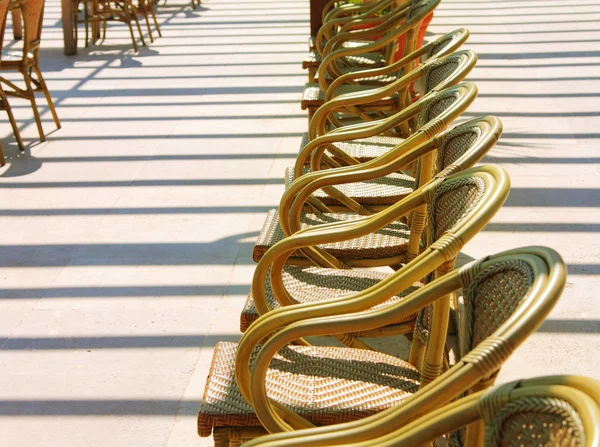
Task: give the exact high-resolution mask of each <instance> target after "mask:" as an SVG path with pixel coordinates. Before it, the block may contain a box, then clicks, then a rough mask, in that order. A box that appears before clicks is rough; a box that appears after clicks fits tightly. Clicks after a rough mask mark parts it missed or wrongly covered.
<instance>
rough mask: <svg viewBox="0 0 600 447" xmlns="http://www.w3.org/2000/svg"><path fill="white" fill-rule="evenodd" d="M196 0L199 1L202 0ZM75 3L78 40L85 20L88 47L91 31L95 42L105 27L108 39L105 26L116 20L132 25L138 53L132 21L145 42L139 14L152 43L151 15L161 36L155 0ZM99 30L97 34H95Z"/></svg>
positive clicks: (79, 0) (84, 0)
mask: <svg viewBox="0 0 600 447" xmlns="http://www.w3.org/2000/svg"><path fill="white" fill-rule="evenodd" d="M193 1H196V0H193ZM197 1H198V2H199V0H197ZM72 4H73V6H72V8H73V24H74V32H75V42H77V39H78V28H79V24H82V23H83V25H84V28H85V47H86V48H87V47H88V45H89V42H90V33H91V34H92V39H91V40H92V41H93V42H95V41H96V40H97V37H99V33H100V27H102V40H104V39H106V28H107V26H108V22H110V21H115V22H122V23H126V24H127V26H128V27H129V34H130V35H131V41H132V43H133V50H134V51H135V52H137V51H138V46H137V42H136V39H135V34H134V32H133V25H132V24H133V22H135V25H136V27H137V30H138V33H139V35H140V39H141V42H142V45H144V46H145V45H146V41H145V40H144V34H143V33H142V28H141V27H140V21H139V19H138V16H142V17H143V18H144V19H145V21H146V26H147V27H148V37H150V42H154V37H153V36H152V28H151V27H150V17H151V18H152V20H153V22H154V26H155V28H156V32H157V33H158V36H159V37H162V34H161V32H160V27H159V26H158V21H157V20H156V13H155V11H154V1H153V0H139V1H138V3H137V5H136V4H134V2H133V1H132V0H72ZM194 6H195V5H194V3H193V2H192V7H194ZM79 10H81V11H82V16H83V17H81V18H80V14H79ZM96 33H98V34H97V35H95V34H96Z"/></svg>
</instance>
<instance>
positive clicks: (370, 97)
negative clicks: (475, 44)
mask: <svg viewBox="0 0 600 447" xmlns="http://www.w3.org/2000/svg"><path fill="white" fill-rule="evenodd" d="M454 63H456V64H457V65H456V67H455V68H454V69H453V70H452V71H451V73H448V74H446V76H444V77H443V78H441V79H440V80H439V81H438V82H437V84H435V85H427V86H426V88H425V91H424V92H423V96H422V97H421V98H419V99H424V98H425V97H427V96H430V95H435V94H436V93H438V92H440V91H441V90H443V89H445V88H448V87H451V86H453V85H456V84H458V83H460V82H462V81H463V80H464V79H465V78H466V77H467V76H468V74H469V73H470V72H471V70H473V68H474V67H475V64H476V63H477V54H475V53H474V52H473V51H471V50H461V51H456V52H454V53H450V54H446V55H444V56H441V57H439V58H438V57H437V56H436V57H432V58H431V59H429V60H428V61H427V62H425V63H423V64H422V65H420V66H418V67H417V68H415V69H414V70H412V71H411V72H409V73H407V74H406V75H404V76H402V77H401V78H400V79H398V80H396V81H394V82H392V83H390V84H388V85H386V86H383V87H378V88H374V89H369V90H365V91H362V92H354V93H346V94H343V95H339V96H337V97H335V98H333V99H330V100H328V101H327V102H325V103H324V104H323V105H322V106H321V107H319V108H318V109H317V110H316V111H315V112H314V114H313V116H312V118H311V121H310V124H309V129H308V138H309V142H310V141H311V140H314V139H315V138H317V137H318V136H322V135H326V134H327V133H328V131H331V130H332V129H344V128H345V127H346V126H345V125H344V123H342V122H340V121H339V120H338V119H337V118H336V117H335V114H336V113H339V112H343V113H346V114H348V113H349V114H351V115H353V116H356V117H358V118H359V119H361V120H363V122H364V123H368V122H373V121H375V120H376V119H378V118H379V119H381V118H384V119H385V118H386V117H387V116H389V115H392V114H395V113H399V112H401V111H402V110H404V109H406V107H408V106H409V105H411V104H412V103H413V102H414V101H413V99H412V95H411V92H410V88H411V86H412V85H413V84H414V83H415V82H416V81H418V80H421V79H428V77H429V76H431V75H432V74H435V72H436V70H438V69H439V68H440V67H443V66H445V65H446V66H447V65H448V64H454ZM394 95H396V97H397V99H396V101H394V102H395V103H392V104H387V105H385V101H384V105H380V103H379V101H381V100H385V98H390V97H393V96H394ZM382 112H385V114H384V115H382ZM378 115H379V116H378ZM410 124H413V125H414V123H410ZM400 129H401V130H402V133H403V134H404V136H408V135H410V126H409V122H406V123H403V124H401V125H400Z"/></svg>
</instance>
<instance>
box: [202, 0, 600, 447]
mask: <svg viewBox="0 0 600 447" xmlns="http://www.w3.org/2000/svg"><path fill="white" fill-rule="evenodd" d="M438 3H439V0H410V1H407V2H406V3H404V4H401V5H399V4H397V3H395V2H391V1H388V0H371V1H368V2H365V3H361V4H358V5H357V4H352V3H342V2H339V1H337V2H333V1H332V2H330V3H329V4H328V5H327V6H326V7H325V9H324V12H323V23H324V25H323V28H322V29H321V31H320V32H319V35H318V36H316V37H315V38H311V39H310V40H309V50H310V51H311V54H314V52H316V53H317V54H318V55H319V58H314V59H320V61H321V62H320V64H318V67H316V68H315V70H314V72H313V73H310V74H309V81H311V82H309V84H312V85H308V86H307V88H310V89H312V90H313V91H314V90H315V89H319V95H320V97H319V98H320V100H322V104H321V105H320V106H317V105H314V110H313V111H312V112H311V113H310V115H311V119H310V121H309V127H308V129H307V130H308V132H307V133H306V135H305V137H304V138H303V141H302V143H301V148H300V151H299V154H298V157H297V159H296V161H295V164H294V166H291V167H290V168H288V169H287V170H286V173H285V180H286V181H285V187H286V189H285V192H284V194H283V196H282V198H281V202H280V207H279V209H278V210H272V211H270V212H269V213H268V214H267V218H266V221H265V224H264V226H263V228H262V230H261V232H260V235H259V237H258V240H257V242H256V244H255V246H254V250H253V259H254V261H256V262H257V266H256V269H255V273H254V276H253V280H252V285H251V291H250V294H249V296H248V300H247V302H246V304H245V306H244V309H243V310H242V313H241V318H240V328H241V331H242V332H243V335H242V338H241V340H240V342H239V343H228V342H227V343H225V342H222V343H218V344H217V345H216V347H215V352H214V355H213V361H212V365H211V367H210V371H209V376H208V379H207V383H206V388H205V393H204V396H203V399H202V402H201V406H200V410H199V413H198V433H199V434H200V436H210V435H212V436H213V440H214V443H215V446H217V447H224V446H228V447H233V446H239V445H241V444H242V443H243V442H247V444H245V445H248V446H262V447H266V446H273V447H274V446H311V447H316V446H332V445H352V446H373V445H377V446H380V445H381V446H392V445H394V446H395V445H402V446H411V445H424V444H427V443H434V442H435V440H436V438H438V437H441V436H446V443H447V445H509V444H510V442H513V441H514V442H516V445H546V446H551V445H589V446H592V445H598V442H599V441H600V399H599V397H600V394H599V393H600V388H599V387H598V385H599V384H598V383H596V382H595V381H593V380H591V379H585V378H577V377H571V376H561V377H547V378H538V379H530V380H524V381H518V382H515V383H512V384H506V385H502V386H500V387H499V388H493V389H491V390H490V387H491V386H492V385H493V384H494V381H495V379H496V377H497V375H498V372H499V370H500V368H501V367H502V364H503V363H504V362H505V361H506V360H507V359H508V358H509V356H510V355H511V353H512V352H513V351H514V350H515V349H516V348H517V347H518V346H519V345H520V344H521V343H522V342H523V341H524V340H525V339H526V338H527V337H528V336H529V335H530V334H531V333H533V332H534V331H535V330H536V329H537V328H538V327H539V326H540V325H541V324H542V322H543V321H544V319H545V318H546V316H547V315H548V314H549V312H550V311H551V309H552V307H553V306H554V304H555V303H556V301H557V300H558V299H559V297H560V295H561V293H562V290H563V288H564V285H565V281H566V267H565V264H564V262H563V260H562V259H561V257H560V255H559V254H558V253H556V252H555V251H554V250H552V249H550V248H546V247H539V246H532V247H523V248H518V249H514V250H509V251H506V252H502V253H498V254H495V255H491V256H488V257H486V258H483V259H479V260H474V261H472V262H469V263H467V264H465V265H463V266H461V267H457V266H456V261H457V257H458V255H459V254H460V252H461V250H462V247H463V246H464V245H465V244H466V243H467V242H468V241H470V240H471V239H473V238H474V237H475V236H476V235H477V234H478V233H479V232H480V231H481V230H482V229H483V228H484V226H485V225H486V224H487V223H488V222H489V221H490V220H491V219H492V217H493V216H494V215H495V214H496V212H497V211H498V210H499V209H500V208H501V206H502V205H503V203H504V201H505V200H506V198H507V196H508V193H509V189H510V180H509V177H508V174H507V173H506V171H505V170H504V169H502V168H500V167H497V166H488V165H485V166H478V167H474V166H475V164H476V163H477V162H478V161H480V160H481V159H482V158H483V157H484V156H485V154H486V153H488V152H489V151H490V150H491V149H492V148H493V147H494V144H495V143H496V142H497V141H498V139H499V137H500V134H501V131H502V124H501V122H500V120H499V119H497V118H495V117H493V116H484V117H478V118H474V119H471V120H467V121H463V122H461V123H460V124H458V125H455V126H454V127H452V128H450V126H451V124H452V123H453V122H454V121H457V120H459V119H460V118H461V115H462V114H463V113H464V112H465V111H466V110H467V109H468V107H469V106H470V104H471V103H472V102H473V101H474V100H475V98H476V96H477V87H476V86H475V85H474V84H473V83H470V82H465V81H464V80H465V78H466V77H467V75H468V73H469V72H470V71H471V70H472V68H473V67H474V66H475V64H476V61H477V56H476V55H475V53H474V52H472V51H469V50H461V49H460V47H461V46H462V44H463V43H464V42H465V41H466V40H467V38H468V35H469V33H468V31H467V30H465V29H459V30H456V31H453V32H451V33H448V34H446V35H444V36H442V37H440V38H438V39H436V40H435V41H433V42H431V43H428V44H427V45H424V46H422V45H421V44H420V36H422V35H423V34H424V33H423V30H424V26H426V25H425V24H426V23H427V21H428V20H430V18H431V14H432V12H433V10H434V9H435V7H436V6H437V5H438ZM399 47H400V48H401V49H402V51H399V50H398V48H399ZM364 61H367V62H366V63H363V62H364ZM373 61H375V62H373ZM372 62H373V63H372ZM332 67H334V68H332ZM390 67H393V68H390ZM313 68H314V67H313ZM377 70H379V71H377ZM312 81H315V82H312ZM305 97H306V90H305ZM375 267H377V268H375ZM381 267H389V268H391V270H389V271H383V270H382V269H381ZM390 336H392V337H396V338H393V340H396V341H398V340H399V339H398V338H397V337H398V336H404V337H405V338H406V339H407V340H408V341H409V342H410V349H409V352H408V354H407V356H405V358H400V357H397V356H395V355H390V354H389V353H385V352H382V351H380V350H378V349H376V348H375V346H377V345H378V344H377V343H374V339H377V338H380V337H390ZM388 340H389V339H388ZM332 344H336V345H335V346H332ZM267 433H271V434H270V435H267V436H263V435H266V434H267ZM510 445H512V444H510Z"/></svg>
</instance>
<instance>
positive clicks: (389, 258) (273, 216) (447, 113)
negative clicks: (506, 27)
mask: <svg viewBox="0 0 600 447" xmlns="http://www.w3.org/2000/svg"><path fill="white" fill-rule="evenodd" d="M475 95H476V89H475V86H474V85H473V84H461V85H458V86H456V87H452V88H449V89H446V90H444V91H443V92H440V93H439V94H438V95H436V96H435V97H432V98H429V99H431V102H427V104H424V103H423V101H426V100H423V101H419V102H418V103H415V104H414V105H413V106H411V107H410V108H409V109H410V110H408V109H407V114H406V115H403V117H405V116H413V115H414V113H413V112H414V111H417V110H419V111H421V112H423V113H422V116H425V117H426V118H420V120H422V121H425V119H428V120H429V122H428V124H427V125H425V126H423V127H422V129H421V130H419V131H418V132H416V133H415V134H413V135H412V136H411V137H410V138H409V139H407V140H406V142H405V144H404V145H403V146H401V147H398V148H397V151H394V152H388V153H387V154H384V155H382V156H380V157H378V159H377V160H374V161H373V164H377V163H381V164H385V163H387V162H388V161H393V160H396V159H397V157H398V156H399V155H402V154H403V153H405V152H407V151H408V150H411V149H413V148H415V147H417V146H418V145H420V144H422V143H424V142H426V141H427V140H429V139H430V138H431V137H433V136H435V135H436V134H437V133H438V132H440V131H441V130H443V129H444V128H445V127H446V126H447V124H448V123H449V122H451V121H452V120H454V119H455V118H456V117H457V116H459V115H460V113H462V111H463V110H465V109H466V107H467V106H468V104H470V102H472V100H473V99H474V98H475ZM393 119H395V118H390V120H391V121H390V120H387V124H386V125H391V124H392V123H393ZM379 128H381V126H379ZM347 134H350V132H347ZM317 155H318V154H317ZM313 161H314V156H313ZM299 180H300V179H299ZM290 197H292V195H291V193H286V194H284V198H283V199H287V198H290ZM337 198H338V199H341V196H339V195H338V197H337ZM309 203H310V204H311V205H313V206H315V207H316V209H317V210H318V212H316V213H305V212H302V209H299V210H297V211H298V213H296V214H290V215H289V216H286V215H282V214H278V212H277V210H271V211H270V212H269V213H268V214H267V218H266V220H265V223H264V225H263V228H262V230H261V232H260V234H259V237H258V240H257V242H256V244H255V246H254V251H253V258H254V260H255V261H257V262H258V260H260V258H261V256H262V255H263V254H264V253H265V252H266V251H267V250H268V249H269V248H270V247H271V246H273V245H274V244H275V243H277V241H279V240H281V239H282V238H283V237H284V235H290V234H293V233H295V232H296V231H298V230H299V229H300V228H301V226H304V227H305V228H306V227H311V226H319V225H323V224H327V223H332V222H343V221H346V222H348V221H352V220H355V219H359V218H360V215H361V214H363V215H364V214H368V211H364V212H362V211H361V209H358V210H357V211H358V212H357V213H356V214H338V213H330V212H328V211H329V210H328V209H327V208H325V209H321V208H319V207H318V204H315V201H314V200H313V201H310V202H309ZM292 206H293V205H292ZM290 209H294V208H292V207H290ZM281 217H283V219H280V218H281ZM409 233H410V231H409V228H408V227H407V226H406V225H405V224H404V223H402V222H394V223H391V225H389V226H388V227H386V228H385V229H383V230H382V231H380V232H379V233H377V234H376V235H373V236H370V237H369V238H366V239H362V240H353V241H347V242H344V243H340V244H336V245H334V246H330V247H329V246H328V247H327V248H326V249H327V252H328V256H329V255H332V256H336V257H337V258H336V259H335V265H336V266H342V265H354V266H363V267H365V266H368V267H374V266H385V265H395V264H397V262H403V261H402V259H404V255H405V252H406V244H407V237H408V235H409ZM414 237H417V236H414ZM411 239H412V237H411ZM289 261H290V262H293V263H299V264H301V265H302V264H306V259H303V258H302V257H298V256H293V257H292V258H290V260H289Z"/></svg>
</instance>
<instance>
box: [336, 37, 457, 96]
mask: <svg viewBox="0 0 600 447" xmlns="http://www.w3.org/2000/svg"><path fill="white" fill-rule="evenodd" d="M468 38H469V30H467V29H466V28H459V29H457V30H454V31H452V32H450V33H448V34H445V35H443V36H440V37H438V38H437V39H436V40H434V41H432V42H429V43H428V44H426V45H424V46H422V47H421V48H419V49H418V50H415V51H413V52H412V53H410V54H408V55H407V56H405V57H403V58H402V59H401V60H399V61H397V62H394V63H393V64H392V65H389V66H387V67H381V68H371V69H365V70H361V71H357V72H351V73H346V74H344V75H342V76H340V77H338V78H337V79H334V80H333V81H332V82H331V85H330V86H329V87H328V89H327V91H326V92H325V102H326V101H329V100H331V98H333V96H334V94H335V91H336V89H337V88H338V87H339V86H340V85H343V84H347V83H352V82H358V83H360V82H361V81H360V80H361V79H363V78H367V79H368V78H372V77H377V76H381V75H386V74H389V73H394V72H396V71H397V70H400V69H402V67H404V66H405V65H406V64H407V63H408V62H409V61H415V62H416V63H419V64H423V63H425V62H427V61H430V60H434V59H436V58H440V57H443V56H446V55H448V54H451V53H453V52H455V51H458V49H459V48H460V47H461V46H462V45H463V44H464V43H465V41H466V40H467V39H468Z"/></svg>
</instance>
